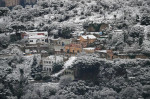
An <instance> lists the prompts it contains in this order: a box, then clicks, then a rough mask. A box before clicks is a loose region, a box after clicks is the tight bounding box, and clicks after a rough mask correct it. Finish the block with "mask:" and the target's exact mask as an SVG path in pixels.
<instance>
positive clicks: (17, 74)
mask: <svg viewBox="0 0 150 99" xmlns="http://www.w3.org/2000/svg"><path fill="white" fill-rule="evenodd" d="M47 1H48V0H44V1H41V0H39V1H38V2H37V4H35V5H34V6H33V7H32V6H29V5H26V7H25V8H23V7H22V6H20V5H17V6H15V7H14V8H13V9H12V10H10V9H8V8H6V7H1V8H0V33H1V34H0V35H1V37H0V50H1V53H4V54H6V55H7V54H8V53H13V52H15V53H14V54H13V55H12V56H8V57H6V58H5V57H1V58H0V64H1V65H0V99H88V98H90V99H138V98H144V99H149V98H150V60H149V59H145V60H142V59H132V60H122V59H116V60H113V61H108V60H105V59H100V58H99V57H98V56H97V55H84V54H83V55H79V56H77V59H76V61H75V62H74V63H73V65H72V68H75V69H76V78H77V79H78V80H77V81H72V80H71V79H70V78H69V77H64V78H61V79H60V82H59V85H58V86H57V88H54V87H53V85H49V83H44V84H43V85H42V83H41V85H38V84H34V83H30V82H29V81H30V78H31V77H33V79H35V80H36V81H50V80H51V79H52V78H51V77H50V76H48V75H47V74H45V73H43V72H42V70H41V66H40V65H39V63H40V59H38V58H39V56H31V57H25V56H23V53H22V52H21V51H20V50H19V49H18V48H17V47H16V46H12V45H9V44H10V43H11V44H12V43H14V42H15V43H17V42H16V41H19V43H21V41H20V38H19V37H18V36H17V35H18V32H19V31H21V30H32V29H37V30H38V31H48V33H49V35H53V34H54V35H55V36H56V37H63V38H70V37H71V35H70V33H71V32H73V31H75V30H84V29H86V28H87V26H94V28H95V30H98V27H99V23H105V22H106V23H107V22H108V23H110V26H111V28H112V30H116V29H122V30H123V33H121V34H115V33H112V30H111V31H110V30H106V31H104V32H105V33H106V34H107V35H108V40H106V41H105V43H106V45H105V46H104V47H105V48H112V49H114V50H120V51H125V52H127V53H130V54H131V56H132V54H133V53H139V49H140V53H143V54H146V55H150V32H149V31H150V29H149V28H150V26H149V25H150V15H149V13H150V2H149V0H127V1H124V0H86V1H85V0H67V1H66V0H51V2H47ZM135 12H136V14H135ZM98 20H100V22H99V21H98ZM91 21H92V22H91ZM93 23H94V24H93ZM95 23H98V24H95ZM13 31H14V33H12V32H13ZM9 34H10V35H9ZM6 48H7V49H6ZM13 50H15V51H13ZM62 65H63V64H54V67H55V68H54V70H53V73H55V72H58V71H60V70H61V69H62Z"/></svg>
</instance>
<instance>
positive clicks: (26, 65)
mask: <svg viewBox="0 0 150 99" xmlns="http://www.w3.org/2000/svg"><path fill="white" fill-rule="evenodd" d="M34 56H36V57H37V62H38V64H39V61H40V60H41V58H40V56H39V55H38V54H37V55H29V56H24V57H23V58H24V61H23V63H21V64H16V68H15V69H14V70H13V72H12V73H11V74H9V75H8V76H7V78H8V79H13V80H14V79H16V80H19V79H20V69H23V70H24V76H25V77H27V78H30V73H31V65H32V63H33V57H34Z"/></svg>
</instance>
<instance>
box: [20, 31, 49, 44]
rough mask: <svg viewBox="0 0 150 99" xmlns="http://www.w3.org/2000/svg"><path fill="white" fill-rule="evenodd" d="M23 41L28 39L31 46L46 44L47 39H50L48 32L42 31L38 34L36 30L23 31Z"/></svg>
mask: <svg viewBox="0 0 150 99" xmlns="http://www.w3.org/2000/svg"><path fill="white" fill-rule="evenodd" d="M21 37H22V39H28V43H29V44H37V43H45V42H46V39H48V32H46V31H40V32H37V31H35V30H32V31H29V32H27V31H23V32H22V33H21Z"/></svg>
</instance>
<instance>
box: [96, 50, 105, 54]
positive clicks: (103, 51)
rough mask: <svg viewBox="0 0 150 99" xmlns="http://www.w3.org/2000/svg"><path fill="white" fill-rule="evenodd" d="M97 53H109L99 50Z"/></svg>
mask: <svg viewBox="0 0 150 99" xmlns="http://www.w3.org/2000/svg"><path fill="white" fill-rule="evenodd" d="M97 52H100V53H107V50H99V51H97Z"/></svg>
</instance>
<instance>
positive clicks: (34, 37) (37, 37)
mask: <svg viewBox="0 0 150 99" xmlns="http://www.w3.org/2000/svg"><path fill="white" fill-rule="evenodd" d="M40 38H45V36H44V35H34V36H30V37H29V39H40Z"/></svg>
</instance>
